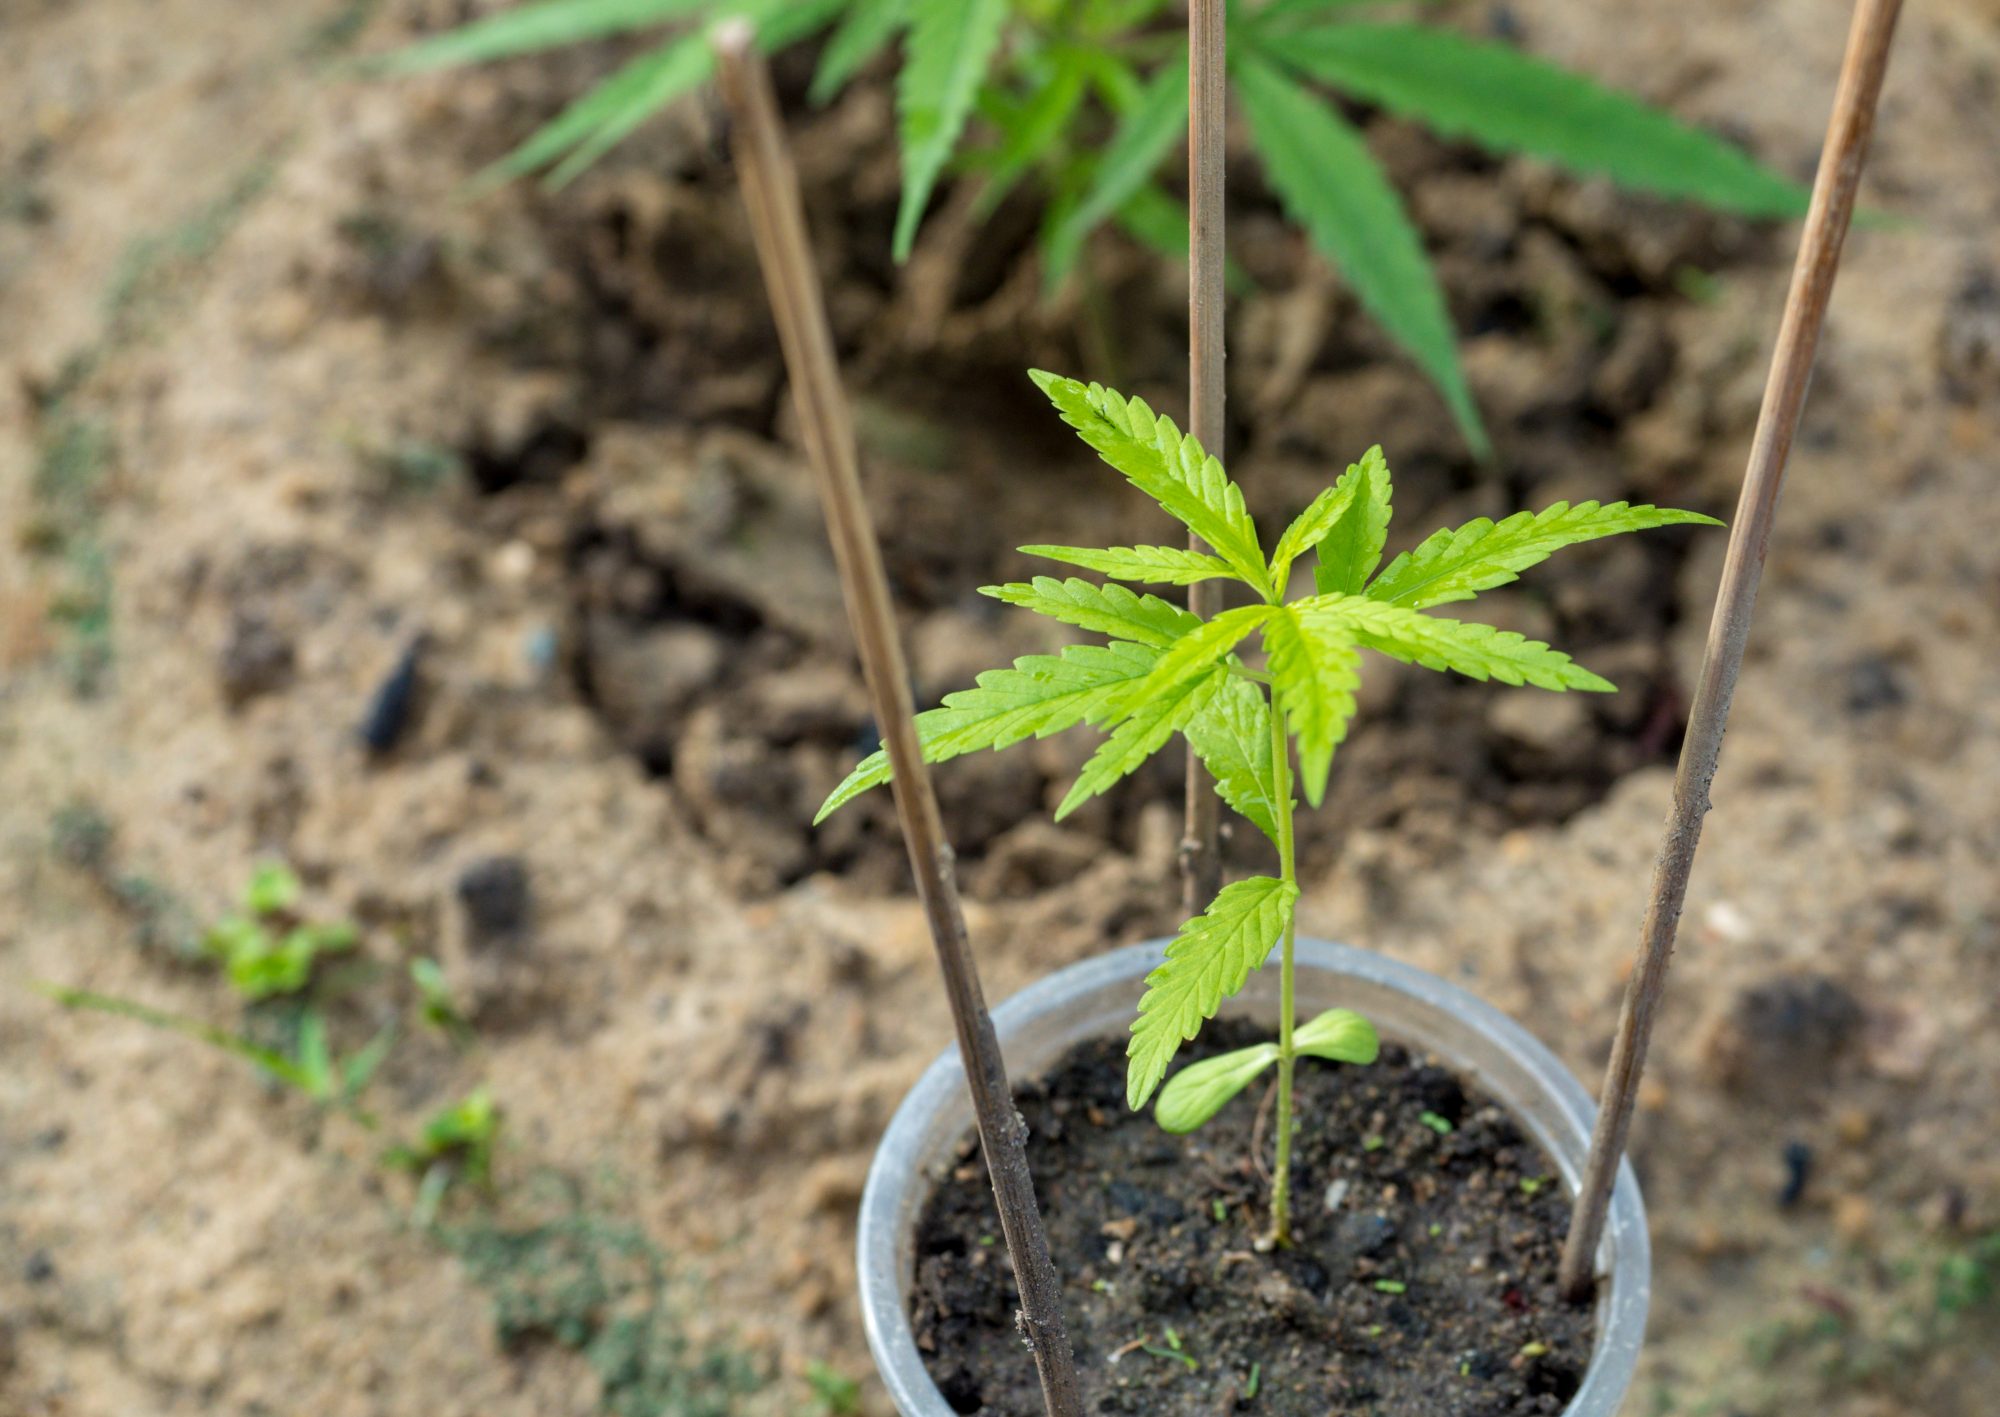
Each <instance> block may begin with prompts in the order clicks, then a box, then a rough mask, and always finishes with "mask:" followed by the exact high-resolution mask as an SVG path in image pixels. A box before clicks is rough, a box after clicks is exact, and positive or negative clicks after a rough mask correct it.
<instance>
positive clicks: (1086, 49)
mask: <svg viewBox="0 0 2000 1417" xmlns="http://www.w3.org/2000/svg"><path fill="white" fill-rule="evenodd" d="M1354 8H1355V6H1354V0H1264V3H1261V4H1249V3H1236V4H1232V5H1231V6H1230V27H1229V53H1230V77H1231V80H1232V82H1233V87H1234V89H1235V93H1236V97H1237V100H1238V103H1239V104H1240V106H1241V109H1242V113H1243V116H1244V118H1245V119H1246V120H1247V121H1248V127H1249V136H1250V141H1251V145H1252V147H1253V148H1254V149H1255V151H1256V154H1257V156H1258V158H1259V159H1260V160H1261V161H1262V163H1263V165H1264V170H1265V175H1266V176H1267V177H1268V178H1269V179H1270V185H1271V187H1272V188H1273V190H1275V191H1276V192H1277V194H1278V196H1279V198H1280V200H1281V201H1282V202H1283V203H1284V205H1285V208H1286V210H1287V211H1288V212H1289V213H1290V214H1291V216H1292V217H1293V218H1294V219H1295V220H1296V221H1297V222H1298V223H1299V224H1300V225H1301V226H1303V227H1304V228H1305V229H1306V232H1307V233H1308V235H1310V237H1311V238H1312V242H1313V245H1314V247H1315V248H1316V249H1317V250H1318V251H1319V253H1320V254H1321V255H1323V256H1324V257H1325V258H1326V259H1327V260H1329V261H1331V262H1332V263H1333V264H1334V265H1335V266H1337V267H1338V268H1339V269H1340V271H1341V272H1342V274H1343V275H1344V276H1345V277H1346V278H1347V280H1348V281H1349V283H1350V284H1351V285H1352V286H1353V288H1354V291H1355V293H1356V295H1357V296H1359V298H1360V300H1361V302H1362V304H1363V305H1365V306H1366V307H1367V309H1368V310H1369V312H1370V313H1371V314H1372V315H1374V317H1375V318H1376V319H1377V320H1379V321H1381V322H1382V325H1383V327H1384V328H1385V329H1387V330H1388V332H1389V333H1390V335H1391V336H1393V337H1394V338H1395V340H1396V341H1397V343H1398V344H1400V345H1401V346H1402V347H1403V348H1404V349H1405V350H1406V351H1407V352H1408V353H1409V354H1410V356H1411V357H1412V358H1413V359H1414V360H1415V361H1416V362H1417V364H1418V365H1419V366H1421V367H1422V369H1423V370H1424V372H1425V374H1426V375H1428V376H1429V378H1430V379H1431V380H1432V382H1433V383H1435V384H1436V385H1437V387H1438V389H1439V391H1440V393H1441V394H1442V395H1443V397H1444V399H1445V402H1446V403H1447V404H1448V405H1449V406H1450V408H1451V411H1452V415H1453V417H1454V418H1456V419H1457V420H1458V424H1459V427H1460V428H1461V429H1462V430H1463V432H1464V434H1465V437H1466V440H1467V442H1468V443H1469V444H1470V445H1471V446H1472V447H1473V449H1474V450H1475V451H1483V450H1484V448H1485V446H1486V440H1485V433H1484V431H1483V429H1482V427H1481V424H1480V420H1479V411H1478V409H1477V408H1476V407H1475V405H1474V403H1473V400H1472V395H1471V393H1470V391H1469V390H1468V388H1467V387H1466V383H1465V375H1464V372H1463V370H1462V369H1461V368H1460V365H1459V360H1458V352H1457V349H1456V346H1455V344H1454V342H1453V338H1452V330H1451V323H1450V317H1449V315H1448V314H1447V312H1446V309H1445V302H1444V297H1443V294H1442V292H1441V291H1440V289H1439V287H1438V281H1437V275H1436V273H1435V272H1434V271H1433V270H1432V268H1431V264H1430V261H1429V258H1428V257H1427V256H1426V255H1425V253H1424V246H1423V240H1422V238H1421V237H1420V236H1419V235H1418V233H1417V230H1416V227H1415V226H1414V224H1413V223H1412V222H1411V220H1410V217H1409V214H1408V212H1407V211H1406V209H1405V208H1404V205H1403V202H1402V199H1401V198H1400V197H1399V196H1398V195H1397V194H1396V190H1395V188H1394V187H1392V186H1391V185H1390V183H1389V180H1388V178H1387V176H1386V175H1385V174H1384V173H1383V171H1382V169H1381V167H1380V166H1379V165H1378V164H1377V163H1376V161H1375V159H1374V158H1373V157H1372V156H1371V155H1370V153H1369V151H1368V147H1367V144H1366V143H1365V142H1364V141H1363V140H1362V137H1361V134H1360V132H1359V130H1357V129H1356V128H1355V126H1354V125H1353V124H1352V123H1351V122H1349V121H1348V119H1347V118H1346V117H1345V116H1344V115H1343V114H1342V112H1341V110H1340V108H1339V106H1338V105H1337V104H1336V103H1334V102H1333V101H1332V95H1335V94H1337V95H1343V96H1345V97H1348V98H1351V99H1357V100H1360V101H1362V102H1365V103H1369V104H1373V105H1376V106H1378V107H1380V108H1383V109H1386V110H1388V111H1389V112H1391V113H1395V114H1399V115H1402V116H1405V117H1409V118H1412V119H1415V120H1417V121H1419V122H1422V123H1425V124H1427V125H1428V126H1430V127H1431V128H1433V129H1435V130H1436V131H1437V132H1439V133H1440V134H1442V135H1444V136H1445V137H1448V138H1452V139H1456V140H1463V141H1466V142H1471V143H1475V144H1477V145H1479V146H1481V147H1483V148H1486V149H1488V150H1489V151H1492V152H1496V153H1502V154H1505V153H1531V154H1535V155H1537V156H1540V157H1545V158H1549V159H1552V160H1553V161H1555V162H1559V163H1561V164H1563V165H1565V166H1567V167H1569V168H1571V169H1573V170H1575V171H1578V172H1586V173H1603V174H1605V175H1607V176H1609V177H1611V178H1612V179H1613V180H1615V181H1617V182H1619V183H1622V184H1623V185H1625V186H1627V187H1632V188H1636V189H1639V190H1642V191H1648V192H1655V193H1659V194H1661V195H1664V196H1669V197H1683V198H1691V199H1693V200H1696V201H1701V202H1706V203H1708V204H1709V205H1711V206H1713V207H1716V208H1719V209H1721V210H1724V211H1730V212H1736V213H1739V214H1742V215H1746V216H1756V217H1772V216H1793V215H1797V214H1798V213H1800V212H1803V211H1804V210H1805V207H1806V196H1807V194H1806V191H1805V189H1804V188H1802V187H1800V186H1798V185H1797V184H1795V183H1792V182H1789V181H1787V180H1786V179H1784V178H1783V177H1780V176H1778V175H1777V174H1776V173H1774V172H1771V171H1770V170H1769V169H1767V168H1765V167H1763V166H1760V165H1759V164H1758V163H1757V162H1756V161H1755V160H1753V159H1752V158H1750V157H1749V156H1748V155H1747V154H1745V153H1744V152H1743V151H1742V150H1741V149H1739V148H1737V147H1734V146H1732V145H1731V144H1729V143H1726V142H1724V141H1722V140H1721V139H1719V138H1715V137H1712V136H1710V135H1709V134H1706V133H1703V132H1701V131H1699V130H1697V129H1694V128H1690V127H1688V126H1686V125H1685V124H1682V123H1680V122H1677V121H1676V120H1675V119H1674V118H1672V117H1670V116H1669V115H1667V114H1666V113H1663V112H1661V111H1660V110H1658V109H1655V108H1651V107H1648V106H1647V105H1645V104H1643V103H1640V102H1638V101H1637V100H1636V99H1632V98H1629V97H1626V96H1625V95H1623V94H1620V93H1617V92H1615V91H1613V90H1611V89H1607V88H1604V87H1602V86H1600V85H1598V84H1596V83H1593V82H1592V81H1591V80H1589V79H1586V78H1583V77H1581V76H1580V75H1577V74H1573V73H1570V72H1569V71H1567V70H1564V69H1561V68H1557V67H1555V66H1553V65H1550V64H1545V63H1542V62H1541V61H1539V60H1535V59H1531V58H1529V57H1527V56H1526V55H1524V54H1522V53H1520V52H1519V51H1518V50H1515V49H1513V48H1510V47H1509V46H1507V45H1504V44H1493V43H1487V42H1484V41H1480V40H1474V39H1469V38H1466V37H1465V36H1463V35H1460V34H1457V33H1455V32H1453V31H1450V30H1441V29H1435V28H1430V27H1425V26H1420V25H1411V24H1385V23H1381V22H1377V21H1358V20H1353V19H1351V18H1349V15H1350V14H1351V12H1352V11H1353V9H1354ZM734 16H742V17H746V18H748V19H750V20H751V21H752V22H754V23H755V25H756V26H757V31H758V37H759V42H760V44H761V45H762V46H763V47H764V48H765V49H766V50H773V49H782V48H785V47H787V46H790V45H793V44H798V43H801V42H804V41H807V40H812V39H815V38H816V37H818V36H820V35H822V34H826V35H827V36H828V37H827V38H826V40H825V42H824V44H823V45H822V47H821V48H820V51H819V61H818V69H817V71H816V72H815V74H814V77H813V81H812V90H811V92H812V97H813V98H814V99H815V100H818V101H824V100H826V99H828V98H830V97H832V96H833V95H834V94H836V93H838V92H839V91H840V90H841V89H842V88H843V87H845V86H846V84H847V83H848V82H849V80H851V79H852V78H853V77H854V76H855V74H856V73H858V72H859V71H860V69H861V68H862V67H863V66H864V65H865V64H867V63H868V62H869V61H870V60H871V59H873V58H874V57H875V56H876V55H877V54H879V53H882V52H883V51H885V50H887V49H888V48H890V47H891V46H892V45H894V44H896V43H897V41H898V40H899V39H900V41H901V44H902V53H903V66H902V70H901V73H900V76H899V78H898V81H897V89H896V100H897V111H898V115H899V125H900V136H901V140H902V150H903V194H902V202H901V206H900V208H899V210H898V212H897V215H896V228H895V236H894V246H895V255H896V258H897V259H898V260H902V259H903V258H905V257H906V256H908V254H909V251H910V247H911V243H912V242H913V241H914V240H915V238H916V232H917V228H918V226H919V224H920V223H921V222H922V220H923V216H924V212H925V209H926V208H927V207H928V206H929V204H930V200H931V197H932V195H933V193H934V192H935V190H936V188H937V184H938V182H939V180H940V179H941V178H942V177H943V176H944V174H945V172H946V170H947V168H948V167H950V166H951V165H952V164H953V161H954V158H955V157H956V160H957V163H958V164H959V166H961V167H962V168H964V169H968V170H970V171H971V172H972V173H973V174H974V175H976V176H977V177H978V178H979V179H980V180H981V181H982V182H983V184H984V185H983V189H982V191H981V193H980V195H979V210H981V211H982V212H990V211H991V210H993V208H994V207H996V206H997V205H998V204H999V202H1000V200H1001V198H1003V197H1004V196H1006V195H1007V193H1008V192H1010V191H1011V190H1012V189H1013V188H1014V187H1015V186H1017V185H1018V184H1019V183H1021V182H1022V181H1023V180H1026V179H1033V180H1034V181H1036V182H1037V183H1039V185H1040V186H1041V188H1042V189H1043V191H1044V193H1045V195H1046V197H1047V207H1046V213H1047V214H1046V217H1045V219H1044V222H1043V225H1042V238H1041V240H1042V251H1043V258H1044V270H1045V273H1046V276H1047V278H1048V281H1049V284H1050V285H1051V286H1055V285H1058V284H1060V283H1061V282H1062V281H1063V280H1064V279H1066V278H1067V276H1068V274H1069V272H1070V271H1071V270H1072V269H1073V268H1074V267H1075V265H1076V263H1077V259H1078V256H1079V255H1080V253H1081V252H1082V249H1083V244H1084V241H1085V240H1086V238H1087V237H1089V236H1090V234H1091V233H1092V232H1093V231H1095V230H1096V229H1097V228H1099V227H1101V226H1102V225H1104V224H1105V223H1106V222H1107V221H1115V222H1116V223H1118V224H1119V225H1120V226H1121V227H1123V228H1124V229H1125V230H1126V231H1127V232H1128V233H1129V234H1131V235H1132V236H1134V237H1136V238H1137V239H1139V240H1141V241H1143V242H1145V243H1147V244H1149V245H1151V246H1154V247H1157V248H1159V249H1161V250H1163V251H1164V252H1166V253H1167V254H1169V255H1171V256H1184V255H1185V254H1186V253H1187V241H1188V237H1187V213H1186V211H1185V209H1184V208H1183V207H1182V205H1181V203H1180V201H1179V200H1178V199H1177V198H1175V197H1174V196H1172V195H1170V194H1169V192H1168V191H1167V189H1166V188H1165V187H1163V186H1162V185H1160V183H1159V181H1158V180H1157V179H1158V178H1159V175H1160V169H1161V168H1162V166H1163V165H1165V164H1166V163H1167V162H1168V159H1169V157H1170V156H1171V154H1172V153H1173V151H1174V150H1175V148H1176V147H1177V146H1178V145H1179V143H1180V141H1181V138H1182V136H1183V134H1184V133H1185V132H1186V129H1187V121H1188V59H1187V44H1186V38H1185V34H1184V26H1183V25H1182V23H1181V21H1180V19H1179V17H1178V14H1177V7H1170V6H1169V5H1168V4H1167V3H1166V0H530V3H526V4H522V5H520V6H518V7H516V8H513V9H508V10H503V11H502V12H500V13H499V14H496V15H492V16H489V17H487V18H485V19H481V20H477V21H475V22H473V23H472V24H469V25H466V26H464V27H462V28H460V29H456V30H452V31H450V32H448V33H445V34H442V35H439V36H437V37H435V38H433V39H430V40H427V41H424V42H422V43H419V44H417V45H415V46H412V47H411V48H409V49H406V50H404V51H402V52H401V53H400V54H396V55H392V56H390V58H389V59H388V61H387V63H388V66H389V67H390V68H393V69H397V70H401V71H404V72H412V71H418V70H425V69H439V68H446V67H449V66H453V65H460V64H470V63H480V62H485V61H488V60H494V59H500V58H505V57H507V56H510V55H517V54H527V53H533V52H536V51H540V50H546V49H552V48H557V47H560V46H563V45H569V44H575V43H579V42H581V41H585V40H591V39H597V38H600V37H602V36H607V35H613V34H622V33H629V32H635V31H643V30H651V29H659V28H662V27H672V26H678V27H679V28H678V29H677V30H676V32H674V33H671V34H669V35H668V36H667V37H666V38H664V39H662V40H661V41H660V42H659V43H658V44H657V45H655V46H654V47H652V48H649V49H646V50H644V51H642V52H641V53H640V54H639V55H638V57H636V58H634V59H632V60H631V61H630V62H629V63H627V64H626V65H625V67H624V68H621V69H619V70H617V71H616V72H615V73H613V74H612V75H611V76H610V77H609V78H607V79H605V80H604V81H603V82H602V83H600V84H599V85H598V86H597V87H596V88H594V89H592V90H591V91H590V92H589V93H587V94H585V95H584V96H583V97H581V98H579V99H577V100H576V101H575V102H574V103H572V104H571V105H570V106H569V107H568V108H566V109H564V110H563V111H562V112H561V113H560V114H558V115H557V116H556V117H555V118H554V119H553V120H551V121H550V122H549V123H548V124H547V125H545V126H544V127H543V128H541V129H540V130H539V131H537V132H536V133H535V134H534V135H533V136H531V137H530V138H528V140H527V141H526V142H524V143H523V144H522V145H521V146H520V147H519V148H517V149H515V151H514V152H513V153H511V154H509V155H508V156H507V157H505V158H503V159H501V160H500V161H499V162H498V163H496V164H495V165H494V166H493V167H492V168H491V169H490V170H489V172H488V173H487V174H486V179H487V180H488V181H505V180H508V179H511V178H514V177H518V176H522V175H525V174H527V173H531V172H536V171H540V170H542V169H545V168H546V169H549V171H550V179H549V180H550V182H551V184H552V185H554V186H560V185H562V184H563V183H565V182H567V181H569V180H570V179H571V178H573V177H575V176H576V175H577V174H578V173H579V172H581V171H583V170H584V169H585V168H587V167H589V166H590V165H591V164H592V163H594V162H596V161H597V159H598V158H600V157H602V156H603V155H604V154H605V153H606V152H607V151H608V150H609V149H610V148H612V147H613V146H615V145H616V144H617V143H619V142H621V141H623V140H624V139H625V138H626V137H627V136H629V135H630V134H631V133H632V132H633V130H634V129H636V128H638V127H639V126H640V125H641V124H642V123H644V122H645V121H646V120H647V119H648V118H650V117H652V116H653V115H654V114H655V113H657V112H659V111H660V110H661V109H662V108H664V107H665V106H666V105H667V104H669V103H671V102H672V101H673V100H675V99H676V98H678V97H680V96H682V95H684V94H686V93H689V92H691V91H692V90H694V89H696V88H698V87H699V86H700V85H702V84H703V83H705V82H706V81H707V80H708V77H709V74H710V71H711V68H712V64H713V61H712V58H711V56H710V54H709V49H708V45H707V43H706V40H705V38H704V36H703V33H702V30H703V28H704V24H703V22H707V21H714V20H718V19H721V18H724V17H734ZM975 118H977V119H979V120H981V123H980V124H979V125H978V126H977V128H976V129H975V131H976V132H978V133H980V135H981V136H980V138H979V140H978V141H976V142H974V143H971V144H969V145H968V144H964V143H963V142H962V140H963V139H964V137H965V134H966V132H967V130H968V128H969V127H972V126H973V122H972V121H973V119H975ZM962 149H963V150H962Z"/></svg>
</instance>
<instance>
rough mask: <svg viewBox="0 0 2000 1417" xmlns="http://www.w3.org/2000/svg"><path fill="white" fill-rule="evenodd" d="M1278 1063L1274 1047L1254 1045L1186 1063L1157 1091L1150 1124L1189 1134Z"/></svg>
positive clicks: (1174, 1132)
mask: <svg viewBox="0 0 2000 1417" xmlns="http://www.w3.org/2000/svg"><path fill="white" fill-rule="evenodd" d="M1277 1060H1278V1045H1277V1044H1275V1043H1258V1044H1254V1045H1252V1046H1251V1047H1248V1048H1238V1049H1237V1050H1236V1051H1235V1052H1233V1053H1223V1054H1221V1055H1219V1056H1217V1057H1214V1058H1204V1059H1203V1060H1202V1061H1201V1062H1199V1063H1190V1064H1188V1066H1186V1067H1185V1068H1182V1069H1181V1070H1180V1071H1179V1072H1177V1073H1175V1074H1174V1075H1173V1076H1172V1077H1171V1078H1168V1079H1167V1085H1166V1086H1165V1087H1163V1088H1161V1089H1160V1100H1159V1101H1158V1102H1157V1103H1155V1104H1154V1105H1153V1120H1154V1121H1156V1122H1158V1123H1159V1124H1160V1130H1161V1131H1165V1132H1172V1133H1173V1134H1174V1135H1175V1136H1181V1135H1184V1134H1186V1133H1188V1132H1191V1131H1193V1130H1194V1129H1195V1128H1196V1127H1199V1126H1200V1125H1201V1124H1202V1123H1203V1122H1206V1121H1207V1120H1208V1119H1209V1118H1210V1117H1213V1116H1214V1115H1215V1114H1216V1113H1217V1112H1220V1111H1221V1110H1222V1109H1223V1107H1224V1105H1225V1104H1227V1103H1228V1101H1229V1099H1230V1098H1232V1097H1234V1096H1235V1095H1236V1094H1237V1093H1239V1092H1241V1091H1242V1090H1243V1089H1244V1088H1246V1087H1248V1086H1249V1085H1250V1084H1251V1083H1252V1082H1254V1081H1256V1078H1257V1075H1258V1074H1259V1073H1261V1072H1263V1071H1264V1069H1266V1068H1268V1067H1270V1066H1271V1064H1272V1063H1275V1062H1276V1061H1277Z"/></svg>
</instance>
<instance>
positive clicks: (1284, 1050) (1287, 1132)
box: [1270, 698, 1299, 1246]
mask: <svg viewBox="0 0 2000 1417" xmlns="http://www.w3.org/2000/svg"><path fill="white" fill-rule="evenodd" d="M1271 778H1272V782H1273V785H1274V786H1276V788H1277V792H1278V865H1279V869H1280V871H1281V873H1282V875H1283V877H1284V881H1285V884H1286V885H1288V886H1296V885H1298V883H1299V872H1298V859H1297V853H1296V851H1295V850H1294V845H1293V836H1292V806H1293V804H1292V754H1291V743H1290V742H1289V741H1288V740H1287V738H1286V737H1285V716H1284V714H1282V713H1281V712H1279V710H1278V705H1277V702H1276V699H1275V698H1274V699H1273V701H1272V704H1271ZM1296 933H1297V931H1296V926H1295V924H1294V917H1293V916H1292V915H1287V916H1286V918H1285V936H1284V940H1283V941H1282V942H1281V944H1280V947H1279V948H1280V953H1279V964H1278V1157H1277V1162H1276V1165H1275V1166H1274V1167H1273V1168H1272V1170H1273V1175H1272V1181H1271V1237H1270V1239H1271V1244H1272V1245H1273V1246H1289V1245H1290V1244H1291V1243H1292V1064H1293V1061H1294V1060H1295V1059H1296V1058H1297V1056H1298V1054H1297V1052H1296V1050H1295V1049H1294V1048H1293V1046H1292V1025H1293V1022H1294V1020H1293V1015H1294V1013H1295V1012H1296V1005H1295V1004H1294V1002H1293V995H1292V982H1293V971H1292V941H1293V938H1294V936H1295V935H1296Z"/></svg>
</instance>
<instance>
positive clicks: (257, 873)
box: [243, 861, 299, 915]
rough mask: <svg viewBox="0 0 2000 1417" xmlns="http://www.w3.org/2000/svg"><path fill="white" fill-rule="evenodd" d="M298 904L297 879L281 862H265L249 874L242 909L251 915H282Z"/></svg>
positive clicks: (290, 869) (289, 868)
mask: <svg viewBox="0 0 2000 1417" xmlns="http://www.w3.org/2000/svg"><path fill="white" fill-rule="evenodd" d="M298 903H299V878H298V876H297V875H296V874H294V873H293V871H292V868H291V867H289V866H287V865H285V864H284V862H282V861H266V862H263V863H261V864H260V865H258V867H257V868H256V869H255V870H254V871H252V872H251V873H250V884H249V885H248V886H246V887H245V888H244V890H243V907H244V909H246V910H248V911H249V912H250V913H251V914H252V915H283V914H284V913H286V912H287V911H289V910H291V909H292V907H293V906H295V905H297V904H298Z"/></svg>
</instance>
